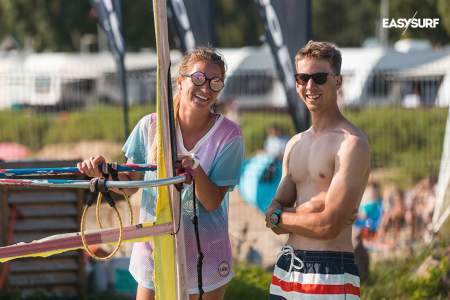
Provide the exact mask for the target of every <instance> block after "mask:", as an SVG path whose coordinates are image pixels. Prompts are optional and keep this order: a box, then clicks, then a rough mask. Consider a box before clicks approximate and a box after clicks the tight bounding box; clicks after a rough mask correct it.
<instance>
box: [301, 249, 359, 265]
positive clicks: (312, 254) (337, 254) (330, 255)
mask: <svg viewBox="0 0 450 300" xmlns="http://www.w3.org/2000/svg"><path fill="white" fill-rule="evenodd" d="M294 254H295V256H297V257H298V258H300V259H301V260H303V261H305V262H307V261H321V262H325V261H326V262H345V263H354V261H355V256H354V255H353V253H352V252H346V251H316V250H294Z"/></svg>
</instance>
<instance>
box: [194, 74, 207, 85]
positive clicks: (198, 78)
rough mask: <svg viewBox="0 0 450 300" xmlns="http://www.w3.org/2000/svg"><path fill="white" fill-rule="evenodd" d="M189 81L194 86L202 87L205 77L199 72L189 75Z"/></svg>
mask: <svg viewBox="0 0 450 300" xmlns="http://www.w3.org/2000/svg"><path fill="white" fill-rule="evenodd" d="M191 80H192V83H193V84H195V85H203V84H204V83H205V81H206V76H205V74H203V73H201V72H195V73H194V74H192V75H191Z"/></svg>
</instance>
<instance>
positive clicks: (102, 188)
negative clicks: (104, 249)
mask: <svg viewBox="0 0 450 300" xmlns="http://www.w3.org/2000/svg"><path fill="white" fill-rule="evenodd" d="M106 181H107V180H106V179H105V178H92V179H91V182H90V190H91V192H98V196H97V204H96V214H95V216H96V219H97V224H98V225H99V226H100V228H103V226H102V223H101V220H100V204H101V202H102V199H103V197H105V200H106V202H108V204H109V205H110V206H111V207H112V208H113V209H114V211H115V212H116V216H117V219H118V221H119V240H118V241H117V244H116V247H115V248H114V250H113V251H112V252H111V253H110V254H108V255H107V256H105V257H100V256H97V255H96V254H95V253H94V252H92V251H91V250H90V249H89V246H88V243H87V241H86V236H85V232H84V231H85V226H86V225H85V223H86V213H87V211H88V209H89V207H91V205H92V202H93V201H89V202H86V205H85V207H84V209H83V214H82V215H81V224H80V235H81V243H82V244H83V249H84V250H85V251H86V252H87V253H88V254H89V256H91V257H92V258H93V259H95V260H99V261H106V260H109V259H110V258H112V257H113V256H114V255H115V254H116V253H117V251H119V249H120V246H121V245H122V241H123V222H122V217H121V215H120V213H119V210H118V209H117V207H116V204H115V202H114V199H113V198H112V197H111V195H110V194H109V191H108V188H107V186H106ZM123 195H124V196H126V194H125V193H123ZM126 199H127V203H128V208H129V209H130V212H131V211H132V209H131V204H130V202H129V200H128V197H126ZM130 219H131V223H133V214H132V213H130Z"/></svg>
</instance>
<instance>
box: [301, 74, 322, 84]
mask: <svg viewBox="0 0 450 300" xmlns="http://www.w3.org/2000/svg"><path fill="white" fill-rule="evenodd" d="M327 78H328V73H314V74H306V73H297V74H295V81H296V82H297V83H298V84H300V85H306V84H308V81H309V80H310V79H312V80H313V81H314V83H315V84H324V83H325V82H327Z"/></svg>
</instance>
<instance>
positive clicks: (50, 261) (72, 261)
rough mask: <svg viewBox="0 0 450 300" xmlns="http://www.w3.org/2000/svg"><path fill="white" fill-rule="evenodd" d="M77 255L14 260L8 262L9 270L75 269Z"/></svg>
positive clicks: (76, 267)
mask: <svg viewBox="0 0 450 300" xmlns="http://www.w3.org/2000/svg"><path fill="white" fill-rule="evenodd" d="M78 264H79V262H78V257H58V258H52V257H48V258H40V259H34V260H33V261H30V260H28V261H25V260H14V261H11V262H10V263H9V270H10V272H13V273H14V272H47V271H76V273H78V267H79V265H78Z"/></svg>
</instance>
